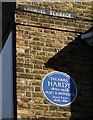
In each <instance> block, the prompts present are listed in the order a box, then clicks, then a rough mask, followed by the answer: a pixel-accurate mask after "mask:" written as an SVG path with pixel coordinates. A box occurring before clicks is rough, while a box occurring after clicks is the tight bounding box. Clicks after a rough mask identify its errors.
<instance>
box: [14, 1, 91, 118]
mask: <svg viewBox="0 0 93 120" xmlns="http://www.w3.org/2000/svg"><path fill="white" fill-rule="evenodd" d="M20 4H21V5H31V6H37V7H41V8H42V7H43V8H44V7H47V8H50V9H57V10H63V11H68V12H75V13H76V16H77V19H68V18H61V17H55V16H48V15H42V14H38V13H33V12H27V11H20V10H16V14H15V22H16V83H17V117H18V118H33V119H32V120H35V119H40V120H43V119H45V120H52V119H53V120H64V119H65V120H69V119H74V120H75V119H78V120H83V119H86V118H89V117H90V116H91V115H92V107H93V105H92V104H91V103H92V97H91V94H92V93H91V88H92V86H91V84H92V77H91V75H92V73H91V71H92V68H93V64H92V57H93V56H92V51H93V50H92V48H90V47H89V46H88V45H87V44H86V43H85V42H84V41H81V40H80V38H79V36H80V33H82V32H85V31H86V30H88V29H89V28H90V27H92V24H93V23H92V22H91V21H88V20H85V19H89V20H92V17H93V14H92V3H87V2H86V3H82V2H79V3H74V2H73V3H71V2H70V3H36V2H34V3H18V4H17V7H18V5H20ZM86 69H87V70H86ZM54 70H58V71H62V72H66V73H67V74H69V75H71V76H72V78H74V80H75V82H76V84H77V87H78V96H77V99H76V100H75V101H74V103H73V104H72V105H69V106H65V107H59V106H56V105H53V104H52V103H50V102H49V101H47V100H46V98H45V97H44V95H43V93H42V90H41V83H42V79H43V78H44V76H45V75H46V74H47V73H49V72H51V71H54ZM89 81H90V82H89ZM82 86H83V87H82ZM85 93H86V95H84V94H85Z"/></svg>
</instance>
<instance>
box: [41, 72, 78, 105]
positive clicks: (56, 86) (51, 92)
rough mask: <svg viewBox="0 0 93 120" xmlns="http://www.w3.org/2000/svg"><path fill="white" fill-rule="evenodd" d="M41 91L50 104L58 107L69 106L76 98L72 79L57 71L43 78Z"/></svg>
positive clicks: (75, 89)
mask: <svg viewBox="0 0 93 120" xmlns="http://www.w3.org/2000/svg"><path fill="white" fill-rule="evenodd" d="M42 90H43V94H44V95H45V97H46V98H47V99H48V100H49V101H50V102H52V103H53V104H56V105H59V106H66V105H69V104H71V103H72V102H73V101H74V100H75V98H76V96H77V87H76V84H75V82H74V81H73V80H72V78H71V77H70V76H69V75H67V74H66V73H63V72H58V71H54V72H51V73H49V74H47V75H46V76H45V77H44V79H43V81H42Z"/></svg>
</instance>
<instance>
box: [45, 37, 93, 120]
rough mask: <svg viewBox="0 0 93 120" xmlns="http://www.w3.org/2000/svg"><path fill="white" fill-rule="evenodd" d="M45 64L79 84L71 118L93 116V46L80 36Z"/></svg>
mask: <svg viewBox="0 0 93 120" xmlns="http://www.w3.org/2000/svg"><path fill="white" fill-rule="evenodd" d="M45 66H46V67H47V68H53V69H54V70H57V71H61V72H65V73H67V74H68V75H70V76H71V77H72V78H73V80H74V81H75V83H76V85H77V92H78V95H77V98H76V100H75V101H74V102H73V103H72V104H71V118H70V119H71V120H76V119H78V120H83V119H84V120H85V119H89V118H92V116H93V115H92V114H93V112H92V111H93V110H92V109H93V97H92V90H93V47H90V46H89V45H88V44H87V43H86V42H85V41H84V40H81V39H80V37H78V38H76V40H74V41H73V42H71V43H70V44H68V46H66V47H65V48H64V49H62V50H61V51H59V52H58V53H57V54H56V55H55V56H53V57H52V58H50V59H49V60H48V62H47V63H46V64H45ZM89 120H91V119H89Z"/></svg>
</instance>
